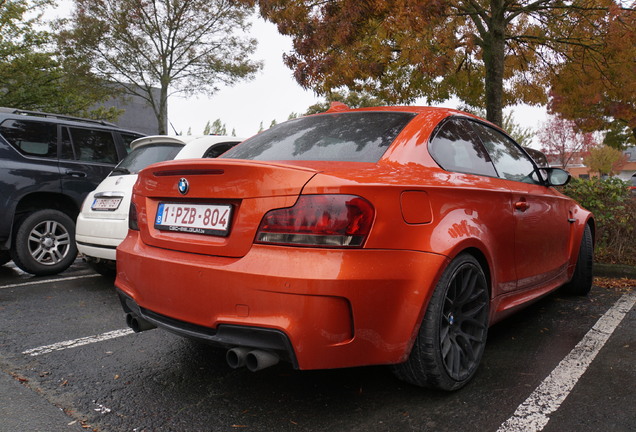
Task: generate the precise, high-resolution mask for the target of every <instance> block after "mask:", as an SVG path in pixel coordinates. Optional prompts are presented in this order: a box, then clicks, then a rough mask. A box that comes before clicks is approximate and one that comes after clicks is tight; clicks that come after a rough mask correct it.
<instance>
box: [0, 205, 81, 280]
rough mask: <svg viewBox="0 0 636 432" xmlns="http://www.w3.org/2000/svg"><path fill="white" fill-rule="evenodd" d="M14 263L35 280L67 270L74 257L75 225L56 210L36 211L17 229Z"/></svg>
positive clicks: (75, 251) (75, 247) (12, 254)
mask: <svg viewBox="0 0 636 432" xmlns="http://www.w3.org/2000/svg"><path fill="white" fill-rule="evenodd" d="M11 257H12V258H13V262H15V265H17V266H18V267H19V268H21V269H22V270H24V271H25V272H27V273H31V274H34V275H36V276H44V275H52V274H56V273H60V272H62V271H64V270H66V269H67V268H68V267H69V266H70V265H71V264H72V263H73V261H75V258H76V257H77V245H76V244H75V223H74V222H73V220H72V219H71V218H70V217H68V216H67V215H66V214H65V213H62V212H61V211H58V210H50V209H47V210H37V211H35V212H33V213H31V214H30V215H28V216H27V217H26V218H24V220H23V221H22V222H21V223H20V226H19V227H18V229H17V231H16V234H15V239H14V242H13V247H12V249H11Z"/></svg>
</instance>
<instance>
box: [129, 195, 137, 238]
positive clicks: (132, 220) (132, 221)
mask: <svg viewBox="0 0 636 432" xmlns="http://www.w3.org/2000/svg"><path fill="white" fill-rule="evenodd" d="M128 228H129V229H131V230H135V231H139V224H138V223H137V207H135V204H133V203H132V201H131V203H130V208H129V209H128Z"/></svg>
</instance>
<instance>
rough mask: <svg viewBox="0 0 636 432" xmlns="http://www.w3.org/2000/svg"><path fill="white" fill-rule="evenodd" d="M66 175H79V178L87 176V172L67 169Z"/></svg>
mask: <svg viewBox="0 0 636 432" xmlns="http://www.w3.org/2000/svg"><path fill="white" fill-rule="evenodd" d="M66 175H68V176H71V177H78V178H84V177H86V173H85V172H82V171H73V170H66Z"/></svg>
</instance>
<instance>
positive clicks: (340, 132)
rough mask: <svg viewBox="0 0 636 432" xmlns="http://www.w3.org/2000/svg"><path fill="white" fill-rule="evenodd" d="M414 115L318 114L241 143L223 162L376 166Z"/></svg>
mask: <svg viewBox="0 0 636 432" xmlns="http://www.w3.org/2000/svg"><path fill="white" fill-rule="evenodd" d="M415 115H416V114H414V113H405V112H353V113H337V114H321V115H316V116H309V117H302V118H299V119H295V120H290V121H287V122H285V123H281V124H279V125H277V126H274V127H272V128H271V129H268V130H266V131H265V132H261V133H260V134H258V135H256V136H254V137H252V138H250V139H248V140H247V141H244V142H242V143H241V144H239V145H237V146H236V147H234V148H233V149H231V150H229V151H228V152H227V153H224V154H223V156H221V157H222V158H233V159H253V160H266V161H273V160H312V161H351V162H377V161H378V160H379V159H380V158H381V157H382V155H383V154H384V152H385V151H386V150H387V148H388V147H389V145H390V144H391V143H392V142H393V140H394V139H395V137H396V136H397V135H398V134H399V133H400V131H401V130H402V129H403V128H404V126H406V124H407V123H408V122H409V121H411V119H412V118H413V117H415Z"/></svg>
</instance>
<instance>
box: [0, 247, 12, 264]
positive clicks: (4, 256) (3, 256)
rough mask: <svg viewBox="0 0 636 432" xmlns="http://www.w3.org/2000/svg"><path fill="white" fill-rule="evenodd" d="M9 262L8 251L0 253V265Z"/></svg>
mask: <svg viewBox="0 0 636 432" xmlns="http://www.w3.org/2000/svg"><path fill="white" fill-rule="evenodd" d="M9 261H11V253H10V252H9V251H4V250H3V251H0V265H5V264H6V263H8V262H9Z"/></svg>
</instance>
